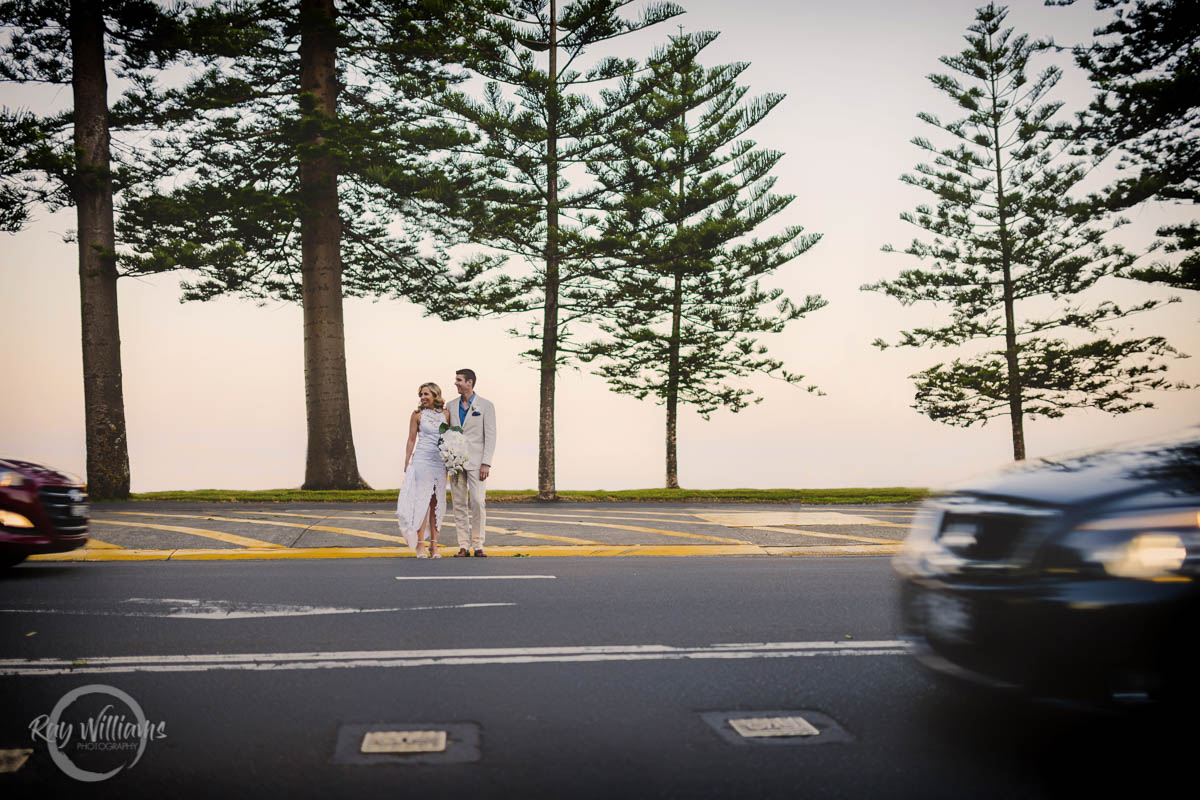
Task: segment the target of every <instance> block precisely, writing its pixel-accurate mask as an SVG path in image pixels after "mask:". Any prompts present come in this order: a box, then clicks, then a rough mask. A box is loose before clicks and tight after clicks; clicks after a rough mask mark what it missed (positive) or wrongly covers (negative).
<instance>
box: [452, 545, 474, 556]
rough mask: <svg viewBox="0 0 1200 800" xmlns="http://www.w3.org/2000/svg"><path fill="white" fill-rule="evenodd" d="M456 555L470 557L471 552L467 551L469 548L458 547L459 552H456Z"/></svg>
mask: <svg viewBox="0 0 1200 800" xmlns="http://www.w3.org/2000/svg"><path fill="white" fill-rule="evenodd" d="M454 557H455V558H470V557H471V554H470V553H469V552H467V548H465V547H460V548H458V552H457V553H455V554H454Z"/></svg>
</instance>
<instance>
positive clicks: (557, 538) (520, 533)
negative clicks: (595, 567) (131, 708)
mask: <svg viewBox="0 0 1200 800" xmlns="http://www.w3.org/2000/svg"><path fill="white" fill-rule="evenodd" d="M233 513H235V514H274V513H276V512H273V511H235V512H233ZM279 516H281V517H306V518H309V519H353V520H364V521H366V520H370V519H371V518H370V517H324V516H321V515H320V514H282V513H281V514H279ZM245 521H246V522H251V521H252V520H245ZM379 521H380V522H391V523H392V524H395V520H389V519H387V518H386V517H380V518H379ZM281 524H282V523H281ZM301 527H303V526H301ZM456 527H458V526H456V525H455V524H454V522H453V521H451V520H449V519H446V520H443V521H442V527H441V528H439V529H438V530H439V531H444V530H445V529H446V528H456ZM485 527H486V528H487V530H488V531H489V532H491V533H503V534H507V535H509V536H524V537H526V538H528V539H544V540H546V541H550V542H564V543H566V544H601V542H593V541H592V540H591V539H575V538H572V537H570V536H550V535H549V534H545V533H530V532H529V531H517V530H508V529H506V528H494V527H492V526H490V525H488V526H485ZM313 530H318V531H320V530H331V529H330V528H321V527H314V528H313ZM335 530H341V529H335ZM387 538H393V537H387ZM399 541H404V539H400V540H399ZM438 545H439V546H441V547H448V546H449V544H448V543H447V542H438Z"/></svg>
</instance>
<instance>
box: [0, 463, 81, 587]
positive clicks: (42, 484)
mask: <svg viewBox="0 0 1200 800" xmlns="http://www.w3.org/2000/svg"><path fill="white" fill-rule="evenodd" d="M86 488H87V487H86V486H84V484H83V481H82V480H80V479H79V478H78V477H76V476H74V475H71V474H70V473H66V472H60V471H59V470H55V469H51V468H49V467H44V466H42V465H41V464H33V463H31V462H29V461H18V460H16V459H12V458H0V568H3V567H11V566H13V565H14V564H19V563H21V562H22V561H24V560H25V558H26V557H27V556H31V555H34V554H36V553H62V552H65V551H67V550H74V549H75V548H77V547H82V546H83V545H85V544H87V539H88V534H87V531H88V502H87V492H86Z"/></svg>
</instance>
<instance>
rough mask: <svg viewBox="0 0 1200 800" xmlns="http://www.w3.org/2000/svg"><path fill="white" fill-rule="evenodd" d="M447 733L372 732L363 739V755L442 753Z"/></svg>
mask: <svg viewBox="0 0 1200 800" xmlns="http://www.w3.org/2000/svg"><path fill="white" fill-rule="evenodd" d="M445 749H446V732H445V731H371V732H370V733H368V734H367V735H366V736H364V737H363V741H362V747H360V748H359V752H362V753H441V752H443V751H445Z"/></svg>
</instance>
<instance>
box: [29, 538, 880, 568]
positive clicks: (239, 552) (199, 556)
mask: <svg viewBox="0 0 1200 800" xmlns="http://www.w3.org/2000/svg"><path fill="white" fill-rule="evenodd" d="M449 549H450V548H447V550H449ZM899 550H900V543H899V542H897V543H896V544H894V545H892V544H862V545H833V546H817V547H777V546H771V545H754V544H746V545H703V544H700V545H568V546H545V545H542V546H536V547H489V548H488V550H487V552H488V555H489V556H491V557H497V558H526V557H529V558H563V557H576V558H580V557H582V558H589V557H590V558H621V557H626V556H638V557H662V556H668V557H686V556H785V557H805V556H808V557H814V556H826V557H827V556H886V555H893V554H895V553H897V552H899ZM451 557H452V556H444V557H443V560H445V559H446V558H451ZM344 558H415V554H414V553H413V551H411V550H409V549H408V548H407V547H306V548H295V549H283V548H280V549H265V548H216V549H186V550H121V549H110V548H89V547H84V548H81V549H79V550H74V551H72V552H69V553H49V554H43V555H34V556H30V557H29V559H28V560H29V561H31V562H60V563H61V562H89V563H91V562H101V561H258V560H262V561H288V560H296V559H309V560H311V559H344Z"/></svg>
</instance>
